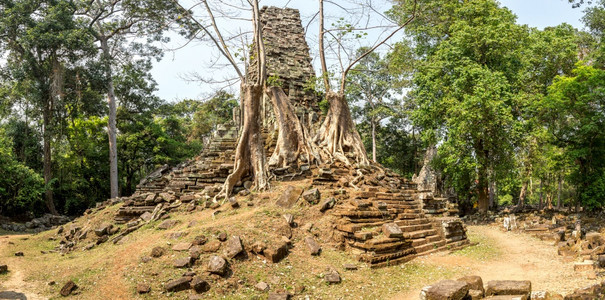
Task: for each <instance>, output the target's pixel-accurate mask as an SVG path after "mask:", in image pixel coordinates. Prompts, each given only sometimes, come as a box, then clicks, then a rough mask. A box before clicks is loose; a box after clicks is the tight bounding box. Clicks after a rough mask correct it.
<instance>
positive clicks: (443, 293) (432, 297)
mask: <svg viewBox="0 0 605 300" xmlns="http://www.w3.org/2000/svg"><path fill="white" fill-rule="evenodd" d="M468 290H469V286H468V284H466V282H462V281H456V280H441V281H439V282H437V283H435V284H433V285H431V286H427V287H424V288H423V289H422V291H421V292H420V299H422V300H462V299H465V297H467V296H468Z"/></svg>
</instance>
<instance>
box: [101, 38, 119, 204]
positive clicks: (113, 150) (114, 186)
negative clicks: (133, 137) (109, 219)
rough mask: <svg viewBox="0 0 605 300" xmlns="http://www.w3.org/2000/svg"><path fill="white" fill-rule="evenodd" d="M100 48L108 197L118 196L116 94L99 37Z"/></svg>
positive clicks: (105, 44) (104, 46)
mask: <svg viewBox="0 0 605 300" xmlns="http://www.w3.org/2000/svg"><path fill="white" fill-rule="evenodd" d="M101 49H102V50H103V56H104V57H105V80H107V106H108V107H109V120H108V122H107V135H108V137H109V185H110V198H112V199H113V198H117V197H118V146H117V141H116V134H117V131H118V130H117V127H116V95H115V91H114V87H113V76H112V73H111V66H110V65H109V63H108V61H107V60H108V59H109V57H110V53H109V46H108V45H107V40H106V39H101Z"/></svg>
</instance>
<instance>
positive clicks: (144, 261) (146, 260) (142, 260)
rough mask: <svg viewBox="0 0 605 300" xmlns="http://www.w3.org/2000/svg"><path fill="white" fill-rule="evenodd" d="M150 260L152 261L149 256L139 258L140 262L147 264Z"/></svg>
mask: <svg viewBox="0 0 605 300" xmlns="http://www.w3.org/2000/svg"><path fill="white" fill-rule="evenodd" d="M151 259H152V258H151V257H149V256H143V257H141V262H143V263H148V262H150V261H151Z"/></svg>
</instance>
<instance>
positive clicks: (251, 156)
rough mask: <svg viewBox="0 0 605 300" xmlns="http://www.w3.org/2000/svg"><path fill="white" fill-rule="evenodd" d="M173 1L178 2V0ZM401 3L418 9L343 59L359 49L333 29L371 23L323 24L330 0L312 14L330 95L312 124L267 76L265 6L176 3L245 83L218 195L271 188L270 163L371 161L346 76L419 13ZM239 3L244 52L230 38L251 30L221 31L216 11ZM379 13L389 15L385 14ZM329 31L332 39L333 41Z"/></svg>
mask: <svg viewBox="0 0 605 300" xmlns="http://www.w3.org/2000/svg"><path fill="white" fill-rule="evenodd" d="M173 1H175V3H177V4H178V1H177V0H173ZM326 2H327V1H326ZM400 2H401V3H400V4H401V5H411V7H412V8H413V9H412V10H411V11H412V13H411V14H410V15H409V16H406V18H405V19H404V20H403V21H401V22H395V21H391V20H388V19H386V18H385V20H386V21H388V22H390V26H386V25H384V24H382V25H381V26H380V27H381V28H387V29H386V30H388V31H389V32H385V31H383V32H382V33H381V34H379V35H378V36H379V38H378V41H376V42H375V43H374V44H373V45H372V46H370V47H368V49H369V50H368V51H366V52H364V53H362V54H361V55H359V56H357V57H344V55H343V53H353V52H354V51H349V50H350V49H347V48H346V46H345V45H344V43H343V41H342V39H341V37H342V36H343V35H342V34H334V32H337V31H343V30H346V31H347V32H351V31H353V30H356V31H360V32H363V31H364V30H366V29H367V28H368V27H370V26H369V25H368V23H367V22H366V23H365V24H364V25H365V26H366V27H365V28H357V27H356V26H355V25H356V24H360V23H363V22H361V18H360V19H358V20H357V21H353V22H352V23H351V24H346V26H345V27H343V26H342V24H340V23H338V24H336V25H335V26H334V27H335V28H332V29H327V28H326V27H325V25H324V24H325V21H326V18H325V14H324V0H319V2H318V4H319V5H318V12H317V13H316V14H315V15H314V16H313V18H312V20H317V23H318V24H319V26H318V27H319V30H318V32H319V36H318V53H319V59H320V63H321V70H322V73H321V76H319V78H320V81H319V84H318V85H323V91H322V92H321V93H320V92H318V94H321V95H322V96H323V97H325V99H326V100H327V103H328V104H329V107H328V109H327V112H326V114H325V116H323V117H322V118H323V119H321V118H320V119H318V120H319V121H320V124H318V123H317V122H312V121H311V120H312V118H311V117H309V116H308V115H307V117H308V119H307V120H303V119H302V118H301V116H300V114H299V113H298V111H297V106H299V105H298V104H297V102H296V99H292V97H291V96H289V95H288V94H287V93H286V92H285V89H287V88H288V87H284V86H281V85H280V78H279V76H277V77H275V76H274V77H269V76H267V51H266V46H265V43H266V39H265V38H264V36H263V32H264V31H265V30H270V29H271V28H264V26H265V25H266V24H265V23H264V22H263V20H262V16H261V12H262V10H261V9H259V1H258V0H247V1H241V3H239V4H238V5H233V4H227V3H226V2H221V1H218V2H217V3H215V4H213V5H210V4H209V3H208V1H202V2H201V3H198V4H196V5H194V6H193V7H197V6H201V7H204V8H205V16H204V18H199V19H198V18H196V16H195V15H194V13H193V11H192V10H191V9H186V8H184V7H183V6H182V5H180V4H178V6H179V7H180V9H181V10H182V11H183V16H184V17H186V18H183V19H184V20H185V21H181V23H182V24H185V25H184V26H185V27H186V28H188V29H189V31H188V32H189V35H190V37H191V38H195V37H196V36H197V35H200V36H201V38H200V39H203V40H205V41H208V42H210V43H211V44H212V45H213V46H214V47H215V48H216V49H217V50H218V51H219V52H220V54H221V56H222V57H223V58H224V59H226V61H228V65H230V67H231V68H232V69H233V70H234V71H235V73H236V74H237V77H238V79H239V81H240V101H241V103H240V108H241V123H240V126H241V130H240V137H239V140H238V145H237V148H236V153H235V162H234V169H233V172H232V173H231V174H230V175H229V176H228V178H227V180H226V182H225V184H224V186H223V190H222V192H221V193H220V194H219V195H218V196H221V197H225V196H229V195H230V193H231V192H232V189H233V187H234V186H235V185H236V183H237V182H241V181H243V180H244V179H247V178H251V179H252V180H253V182H254V186H255V188H256V189H259V190H261V189H265V188H267V187H268V185H269V178H270V174H271V169H273V168H279V169H282V170H283V169H293V170H295V169H297V168H299V167H300V166H301V165H310V164H317V165H319V164H323V163H327V164H330V163H334V162H340V163H342V164H344V165H348V166H353V165H367V164H369V163H370V161H369V160H368V157H367V154H366V151H365V148H364V146H363V143H362V140H361V137H360V135H359V133H358V132H357V130H356V129H355V123H354V121H353V118H352V116H351V111H350V109H349V106H348V103H347V100H346V98H345V88H346V84H347V74H348V72H349V71H350V70H351V68H352V67H353V66H354V65H355V64H356V63H358V62H359V61H360V60H362V59H363V58H364V57H365V56H367V55H369V54H370V53H372V52H373V51H375V50H376V49H377V48H378V47H380V46H381V45H383V44H385V43H386V42H387V41H388V40H389V39H390V38H391V37H392V36H393V35H395V34H396V33H397V32H399V31H400V30H401V29H402V28H403V27H404V26H406V25H407V24H408V23H409V22H411V21H412V20H413V19H414V17H415V8H416V0H405V1H400ZM327 3H330V4H332V5H333V6H334V7H335V9H337V10H340V9H343V7H342V6H341V5H339V4H336V3H333V2H327ZM359 5H360V6H363V8H364V9H362V10H360V11H364V12H368V11H370V12H371V11H374V12H376V9H375V8H374V7H371V6H370V5H371V4H367V3H365V4H361V3H360V4H359ZM364 5H365V6H364ZM233 9H242V10H243V11H252V18H251V23H252V24H251V26H250V27H251V28H252V31H251V32H250V36H251V41H252V43H251V46H250V48H249V49H247V50H245V51H241V50H240V52H238V53H235V51H237V50H234V49H237V47H234V46H230V44H229V42H230V41H233V40H239V39H241V36H243V35H245V34H244V33H241V32H240V33H238V34H235V35H232V36H229V37H226V36H223V34H222V32H223V31H226V30H223V28H221V26H220V25H219V22H217V20H218V19H219V18H217V17H215V15H217V12H218V13H220V14H221V19H225V18H229V14H230V12H232V11H233ZM264 9H265V8H263V10H264ZM227 10H229V12H227ZM347 13H348V11H347ZM379 15H380V16H382V17H384V15H383V14H379ZM231 16H233V15H231ZM366 18H367V16H366ZM202 20H203V21H202ZM233 20H240V21H241V20H242V17H241V16H237V17H233ZM397 23H399V24H397ZM333 25H334V24H333ZM343 28H344V29H343ZM326 35H329V36H330V37H331V41H330V42H328V46H327V47H326V40H327V38H326ZM242 44H245V42H242ZM327 49H330V50H332V53H337V56H338V57H337V58H335V59H332V60H330V59H329V58H327V56H328V55H327V54H326V53H327ZM241 53H249V54H250V58H249V59H239V60H238V59H236V58H237V56H238V55H239V54H241ZM236 54H237V55H236ZM331 61H338V63H337V64H338V65H340V71H338V72H333V73H332V74H338V76H330V75H329V74H331V73H330V72H329V71H328V62H331ZM343 61H346V63H343ZM272 63H275V62H272ZM242 64H243V67H242V66H241V65H242ZM271 67H272V68H276V67H277V66H273V65H272V66H271ZM334 83H336V84H334ZM333 85H337V86H338V89H333V88H332V86H333ZM313 86H316V85H313ZM315 92H317V91H315ZM264 99H265V100H266V99H268V102H269V103H270V105H269V106H270V107H271V108H272V111H273V118H272V122H273V124H274V127H275V128H276V144H275V148H274V150H273V153H271V155H270V156H269V159H268V161H267V154H266V153H265V145H264V141H263V137H262V136H263V135H262V133H263V116H264V112H261V108H262V107H264V106H263V105H262V103H263V100H264ZM314 124H317V125H318V126H317V127H318V128H313V127H314ZM218 196H217V197H218Z"/></svg>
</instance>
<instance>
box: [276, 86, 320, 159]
mask: <svg viewBox="0 0 605 300" xmlns="http://www.w3.org/2000/svg"><path fill="white" fill-rule="evenodd" d="M266 93H267V94H268V95H269V98H270V99H271V102H272V103H273V111H274V113H275V121H276V122H277V125H278V129H279V130H278V135H277V143H276V146H275V151H273V154H272V155H271V158H270V159H269V166H277V167H288V166H290V165H297V163H298V161H299V160H301V161H304V162H306V163H309V164H310V163H311V162H312V161H313V160H317V159H318V157H317V154H315V152H314V151H313V150H312V147H311V143H310V142H309V139H308V133H307V131H306V129H305V127H304V126H303V125H302V123H301V122H300V120H299V119H298V117H297V116H296V113H295V112H294V108H293V107H292V105H291V104H290V100H289V99H288V96H287V95H286V93H284V90H283V89H282V88H281V87H268V88H267V90H266Z"/></svg>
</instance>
